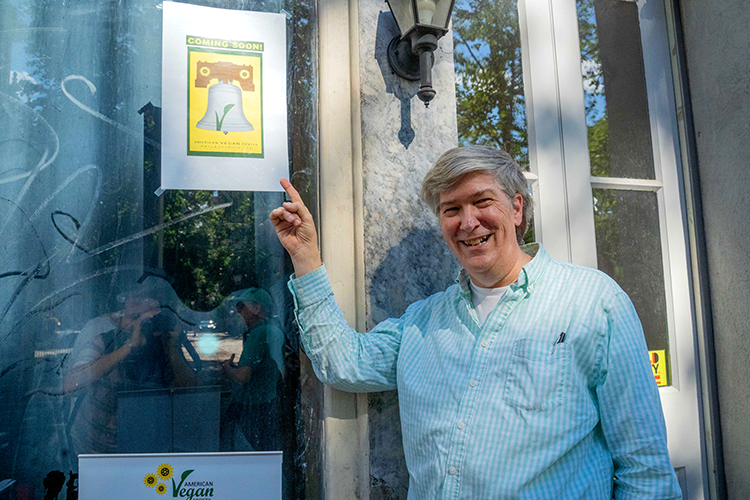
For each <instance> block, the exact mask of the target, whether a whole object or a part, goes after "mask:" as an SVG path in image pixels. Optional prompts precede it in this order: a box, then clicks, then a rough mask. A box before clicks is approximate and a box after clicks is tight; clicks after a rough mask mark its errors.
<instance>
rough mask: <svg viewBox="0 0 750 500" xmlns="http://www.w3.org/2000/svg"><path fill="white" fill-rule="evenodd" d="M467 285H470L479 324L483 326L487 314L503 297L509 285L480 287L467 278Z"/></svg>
mask: <svg viewBox="0 0 750 500" xmlns="http://www.w3.org/2000/svg"><path fill="white" fill-rule="evenodd" d="M469 285H470V286H471V301H472V302H473V303H474V308H475V309H476V310H477V316H479V324H480V325H483V326H484V322H485V321H486V320H487V316H489V315H490V313H491V312H492V311H493V309H495V306H496V305H497V303H498V302H500V299H502V298H503V295H505V292H507V291H508V288H510V285H508V286H501V287H500V288H482V287H479V286H476V285H475V284H474V282H473V281H471V280H469Z"/></svg>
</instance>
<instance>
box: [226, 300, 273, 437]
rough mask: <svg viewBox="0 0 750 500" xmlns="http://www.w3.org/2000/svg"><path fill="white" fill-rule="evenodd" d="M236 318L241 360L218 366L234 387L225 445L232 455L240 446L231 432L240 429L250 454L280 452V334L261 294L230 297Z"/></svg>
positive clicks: (269, 302)
mask: <svg viewBox="0 0 750 500" xmlns="http://www.w3.org/2000/svg"><path fill="white" fill-rule="evenodd" d="M228 300H229V302H230V304H232V303H233V304H235V305H234V307H235V310H236V311H237V314H239V315H240V317H241V318H242V319H243V321H244V323H245V325H246V326H247V330H246V331H245V332H244V333H243V334H242V354H241V355H240V359H239V361H238V362H237V364H236V365H235V364H234V354H232V356H231V357H230V358H229V359H227V360H224V361H222V363H221V367H222V371H223V372H224V374H225V375H226V376H227V377H228V378H230V379H231V380H233V381H235V382H236V383H237V384H239V386H238V387H237V388H236V389H235V390H234V392H233V394H232V401H231V403H230V407H229V411H228V412H227V414H226V422H225V424H224V426H223V427H224V439H225V443H226V441H228V440H231V441H230V442H231V444H228V445H227V446H229V447H231V448H233V449H237V448H238V447H240V446H241V445H239V444H237V443H238V439H237V438H238V437H239V436H236V434H235V429H236V427H237V426H239V427H240V428H241V429H242V432H243V435H244V437H245V439H246V440H247V442H248V443H249V444H250V446H251V447H252V449H254V450H257V451H269V450H277V449H280V448H279V446H280V444H279V436H280V427H279V421H280V415H281V390H282V387H283V382H282V373H283V370H284V360H283V344H284V334H283V333H282V332H281V330H280V329H279V328H278V327H277V326H276V324H275V323H274V321H273V319H272V318H273V300H272V299H271V296H270V295H269V294H268V292H266V291H265V290H262V289H260V288H248V289H246V290H241V291H239V292H236V293H234V294H232V296H230V297H229V299H228Z"/></svg>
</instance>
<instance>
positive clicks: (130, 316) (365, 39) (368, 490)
mask: <svg viewBox="0 0 750 500" xmlns="http://www.w3.org/2000/svg"><path fill="white" fill-rule="evenodd" d="M189 3H194V4H200V5H204V6H210V7H217V8H223V9H238V10H251V11H264V12H275V13H278V12H284V13H286V14H287V16H288V21H287V45H288V48H287V53H288V56H287V85H288V91H287V106H288V113H287V116H288V136H289V158H290V162H289V163H290V170H289V174H290V179H291V180H292V182H293V183H294V184H295V186H297V188H298V189H299V190H300V191H301V193H302V195H303V197H304V199H305V201H306V203H307V204H308V205H309V206H310V207H311V208H312V211H313V214H314V217H315V218H316V220H317V222H318V226H319V231H320V244H321V251H322V255H323V260H324V262H325V263H326V264H327V267H328V270H329V274H330V276H331V282H332V285H333V289H334V292H335V293H336V297H337V301H338V302H339V304H340V306H341V308H342V310H343V311H344V314H345V317H346V318H347V320H348V321H349V323H350V325H352V326H353V327H356V328H357V329H358V330H359V331H366V330H368V329H370V328H372V327H373V326H374V325H375V324H377V323H378V322H379V321H382V320H384V319H386V318H388V317H394V316H399V315H400V314H402V313H403V312H404V311H405V309H406V307H407V306H408V305H409V304H410V303H412V302H414V301H415V300H419V299H422V298H424V297H427V296H429V295H430V294H432V293H435V292H437V291H440V290H443V289H445V288H446V287H447V286H449V285H450V284H452V283H453V282H454V279H455V276H456V273H457V271H458V267H457V266H458V264H457V262H456V260H455V259H454V257H453V255H452V254H451V252H450V251H449V249H448V248H447V246H445V245H444V243H443V242H442V237H441V234H440V230H439V227H438V224H437V220H436V219H435V217H434V216H433V215H432V214H431V213H430V212H429V210H428V209H427V208H426V207H425V206H424V205H423V204H422V203H421V201H420V200H419V190H420V186H421V180H422V177H423V176H424V174H425V173H426V171H427V170H428V169H429V168H430V167H431V165H432V164H433V162H434V161H435V160H436V159H437V158H438V157H439V156H440V154H441V153H442V152H443V151H445V150H446V149H448V148H450V147H453V146H456V145H465V144H487V145H492V146H496V147H502V148H504V149H505V150H506V151H508V152H509V153H511V154H512V155H513V156H514V157H515V158H516V159H517V160H518V161H519V163H520V164H521V165H522V166H524V168H525V169H526V170H527V178H528V180H529V185H530V188H531V189H532V192H533V197H534V203H535V207H534V208H535V212H534V222H533V231H532V233H531V234H530V235H529V240H530V241H531V240H534V241H539V242H541V243H542V244H543V245H544V246H545V248H546V249H547V250H548V252H549V253H550V254H551V255H552V256H553V257H554V258H557V259H560V260H564V261H569V262H573V263H576V264H581V265H586V266H590V267H594V268H598V269H601V270H602V271H604V272H606V273H608V274H610V275H611V276H612V277H613V278H614V279H615V280H617V281H618V283H619V284H620V285H621V286H622V287H623V288H624V289H625V291H627V292H628V294H629V295H630V296H631V298H632V299H633V302H634V304H635V306H636V310H637V311H638V313H639V315H640V317H641V320H642V322H643V324H644V330H645V333H646V339H647V343H648V346H649V351H650V354H651V362H652V366H653V367H654V374H655V377H657V382H658V384H659V385H660V395H661V397H662V404H663V407H664V412H665V417H666V420H667V428H668V429H667V430H668V438H669V446H670V456H671V458H672V461H673V465H674V466H675V469H676V470H677V474H678V478H679V480H680V483H681V486H682V487H683V492H684V498H688V499H702V498H705V499H709V498H711V499H723V498H729V499H742V498H747V497H750V481H748V480H747V479H746V478H747V477H748V476H750V474H748V470H747V469H748V465H747V463H748V461H747V460H744V458H745V455H746V454H747V453H748V452H747V450H748V449H750V442H748V441H750V433H748V432H747V430H746V428H745V427H746V426H745V425H744V422H745V421H746V420H747V418H748V410H747V408H748V405H747V404H746V402H747V399H748V398H749V397H750V395H749V394H747V390H746V389H745V384H744V381H745V380H747V379H748V376H750V373H748V370H750V369H749V368H748V367H747V366H748V363H746V359H747V352H748V349H750V340H748V339H746V335H744V331H745V330H746V328H744V327H745V326H746V325H747V323H748V322H750V312H749V309H748V306H747V305H746V300H744V297H745V295H746V294H745V293H744V292H745V289H746V288H747V287H748V286H750V279H748V272H750V271H748V270H749V269H750V263H748V262H747V260H748V257H747V252H744V251H743V250H742V249H743V243H744V240H745V239H747V236H745V232H744V231H743V228H744V227H745V226H746V225H747V224H748V223H747V222H746V219H747V217H746V216H745V211H746V209H747V208H750V198H749V197H748V196H747V194H746V187H747V186H750V179H748V175H749V174H748V169H747V168H746V163H747V161H746V160H744V157H746V156H747V155H749V154H750V151H748V149H749V148H750V147H749V146H748V144H749V143H750V140H748V139H749V137H748V136H749V135H750V126H749V125H748V123H749V122H748V120H747V116H748V111H750V109H748V108H750V83H749V82H750V69H748V65H747V61H748V60H750V58H749V57H748V56H750V54H749V53H748V52H749V51H750V49H748V47H750V43H748V42H749V40H748V35H747V34H746V31H747V30H745V29H744V26H746V25H748V23H750V14H748V9H747V7H748V5H747V2H746V1H732V2H716V1H714V2H697V1H695V0H638V1H629V0H502V1H487V0H466V1H457V2H456V4H455V8H454V13H453V21H452V29H451V31H450V32H449V33H448V34H447V35H446V36H445V37H443V38H442V39H440V41H439V45H438V49H437V50H436V51H435V64H434V67H433V86H434V88H435V90H436V91H437V95H436V97H435V99H434V100H433V101H432V103H431V104H430V106H429V107H428V108H426V107H425V106H424V105H423V104H422V102H421V101H419V99H418V98H417V97H416V96H417V91H418V88H419V85H418V83H415V82H409V81H406V80H403V79H401V78H400V77H398V76H397V75H396V74H394V72H393V70H392V69H391V67H390V65H389V63H388V58H387V46H388V44H389V43H390V41H391V40H392V39H393V38H394V37H396V36H398V34H399V32H398V27H397V26H396V23H395V22H394V19H393V16H392V15H391V13H390V11H389V9H388V6H387V4H385V3H380V2H366V1H362V0H360V1H353V0H320V1H318V2H315V1H306V2H305V1H303V2H300V1H279V2H260V1H258V2H252V1H244V0H242V1H241V0H236V1H235V0H212V1H209V0H206V1H201V2H197V1H192V0H191V1H190V2H189ZM161 23H162V18H161V3H160V2H157V1H154V0H142V1H138V2H127V3H126V2H83V3H81V2H77V3H70V2H68V3H57V2H49V1H45V0H7V1H5V2H0V70H2V71H5V72H7V73H5V74H6V75H9V77H3V78H2V79H0V102H2V110H0V123H1V124H2V125H1V126H0V138H2V140H0V151H2V153H0V158H2V162H3V164H4V168H3V169H2V172H1V173H0V207H2V209H3V211H2V213H1V214H0V220H1V221H2V226H0V235H1V237H0V242H2V243H0V252H2V253H0V255H2V258H0V266H2V267H0V301H1V302H0V308H1V310H2V316H0V336H2V337H1V338H2V340H1V341H0V387H2V388H3V394H4V395H5V397H4V398H3V402H2V403H0V414H2V416H3V418H2V423H1V424H0V450H2V453H1V454H0V460H2V465H3V467H2V469H3V470H4V471H6V474H5V476H4V477H0V481H2V480H5V479H7V480H8V481H7V482H5V483H2V482H0V498H19V499H21V498H23V499H31V498H39V499H41V498H44V497H45V494H49V495H53V494H57V495H58V496H57V498H60V499H64V498H68V499H72V498H75V495H76V486H77V485H76V476H75V475H76V472H77V461H76V455H77V454H78V453H119V452H126V453H127V452H165V453H166V452H179V451H190V452H192V451H211V452H218V453H221V452H224V451H238V450H260V449H271V448H273V449H281V450H283V451H284V467H283V482H284V498H310V499H317V498H331V499H349V498H361V499H365V498H371V499H405V498H406V494H407V490H408V473H407V471H406V465H405V462H404V458H403V450H402V448H401V438H400V436H401V435H400V425H399V417H398V396H397V394H396V393H395V392H392V393H377V394H348V393H343V392H339V391H336V390H333V389H331V388H329V387H326V386H323V385H322V384H320V383H319V382H318V381H317V380H316V379H315V375H314V374H313V372H312V369H311V367H310V365H309V361H308V360H307V358H306V356H305V354H304V352H303V351H302V350H301V349H300V346H299V343H298V340H297V336H296V329H295V324H294V317H293V314H292V301H291V297H289V295H288V292H287V290H286V280H287V277H288V275H289V274H290V273H291V267H290V263H289V261H288V258H287V257H286V256H285V254H284V252H283V249H282V248H281V247H280V246H279V245H278V243H277V241H276V239H275V235H274V234H273V230H272V227H271V226H270V223H269V222H268V219H267V215H268V212H270V210H271V209H272V208H274V207H275V206H277V205H278V204H279V203H280V202H281V201H282V200H283V197H282V196H281V194H280V193H269V192H240V191H226V192H225V191H166V192H163V193H158V191H157V190H158V188H159V187H160V184H159V173H160V169H161V161H160V158H161V157H160V151H159V144H160V137H161V135H160V133H161V96H162V93H163V92H164V91H165V89H164V88H163V87H162V80H161ZM155 191H157V193H158V194H155ZM248 288H251V289H261V290H262V291H263V293H265V294H267V295H268V297H270V300H271V304H272V305H271V306H270V307H268V310H267V312H266V313H262V314H261V316H263V317H264V318H263V319H264V320H265V322H260V323H258V322H255V319H252V318H251V319H246V317H245V316H243V314H242V312H241V309H242V306H240V307H237V302H238V301H237V300H236V297H237V296H239V295H241V293H240V292H244V291H245V290H246V289H248ZM253 293H257V292H253ZM244 296H245V297H249V295H244ZM254 296H257V295H254ZM255 300H256V301H259V300H260V299H255ZM240 302H242V301H241V300H240ZM255 303H256V302H252V301H251V300H250V299H247V300H245V302H244V303H243V304H245V305H248V304H250V305H252V304H255ZM157 313H158V314H157ZM144 315H145V316H144ZM146 316H148V317H146ZM258 325H267V326H266V327H265V329H264V330H263V332H264V333H263V334H262V335H263V337H262V339H261V340H256V341H252V339H253V338H255V337H254V336H253V335H256V334H257V333H256V334H254V333H253V332H257V331H258V330H257V328H258ZM268 325H270V326H268ZM248 339H250V341H248ZM252 342H255V343H252ZM136 344H137V345H136ZM258 346H261V347H260V348H259V347H258ZM133 347H136V348H137V349H135V350H134V351H133V352H136V351H137V353H136V354H133V353H132V352H131V350H133ZM118 353H119V354H118ZM251 353H255V354H254V356H255V358H257V363H258V364H257V366H265V367H266V368H265V369H266V370H267V373H268V375H267V376H265V378H264V379H263V380H264V384H266V386H267V387H268V390H267V391H266V394H267V395H268V396H265V400H264V401H263V402H262V403H265V404H271V403H272V404H273V405H276V406H268V408H274V409H273V411H274V412H276V413H274V415H276V417H277V418H276V421H277V424H278V425H276V426H275V427H274V428H273V430H272V431H271V432H266V434H268V435H271V436H272V437H273V439H271V440H270V441H269V440H266V441H258V437H257V435H258V432H257V429H259V428H263V429H268V427H262V426H263V425H266V426H267V425H268V424H267V423H266V424H263V423H258V422H256V421H254V420H252V419H251V418H249V417H248V415H251V414H253V413H254V412H253V408H252V407H250V406H248V405H247V404H245V403H243V401H247V400H248V398H250V399H253V398H255V399H253V400H257V399H258V398H259V397H260V396H258V395H257V394H253V395H249V393H248V390H249V389H247V387H246V383H245V382H242V381H238V380H237V379H234V378H232V376H231V375H230V372H231V369H226V368H225V367H224V364H223V363H222V362H224V361H226V360H228V359H231V356H232V355H234V359H235V363H237V361H238V360H240V358H244V359H251V358H253V355H252V354H251ZM115 359H116V360H117V361H116V362H115V361H114V360H115ZM106 360H110V361H109V362H107V363H108V364H107V367H106V369H102V370H99V371H96V370H92V367H94V366H100V365H102V364H103V363H104V362H105V361H106ZM97 363H99V364H98V365H97ZM242 364H243V363H242V362H239V363H238V365H242ZM165 408H169V411H170V415H172V416H171V417H169V418H167V417H165V416H164V415H165V413H164V412H165V411H166V410H164V409H165ZM264 408H266V407H264ZM175 412H177V413H179V414H181V415H184V416H185V417H184V418H182V420H180V419H175V418H174V414H175ZM196 414H200V415H202V416H204V417H205V418H202V419H193V420H191V419H190V417H189V416H190V415H196ZM209 417H210V418H209ZM137 418H141V420H137ZM136 420H137V422H138V423H137V425H136V423H135V422H136ZM195 429H201V432H200V436H201V437H200V438H197V437H196V435H197V433H196V432H191V431H195ZM50 492H53V493H50ZM54 492H57V493H54ZM51 498H54V496H51Z"/></svg>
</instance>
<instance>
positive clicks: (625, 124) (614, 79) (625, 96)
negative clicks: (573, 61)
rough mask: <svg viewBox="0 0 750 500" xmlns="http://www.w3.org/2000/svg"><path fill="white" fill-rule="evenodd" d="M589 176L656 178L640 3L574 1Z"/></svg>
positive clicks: (599, 0)
mask: <svg viewBox="0 0 750 500" xmlns="http://www.w3.org/2000/svg"><path fill="white" fill-rule="evenodd" d="M577 7H578V32H579V39H580V43H581V70H582V72H583V90H584V97H585V102H586V124H587V125H588V142H589V156H590V162H591V175H594V176H600V177H624V178H637V179H653V178H654V160H653V153H652V147H651V126H650V123H649V114H648V99H647V94H646V77H645V72H644V68H643V50H642V47H641V32H640V25H639V19H638V6H637V4H636V3H633V2H623V1H622V0H577Z"/></svg>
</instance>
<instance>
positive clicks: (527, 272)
mask: <svg viewBox="0 0 750 500" xmlns="http://www.w3.org/2000/svg"><path fill="white" fill-rule="evenodd" d="M521 250H522V251H523V252H524V253H525V254H526V255H528V256H529V257H531V261H529V262H528V263H527V264H526V265H525V266H523V268H522V269H521V273H520V274H519V275H518V281H516V282H515V283H514V284H512V285H511V289H516V288H524V289H525V290H526V291H527V292H528V291H531V290H532V289H533V288H534V286H533V285H534V283H536V281H537V280H538V279H539V277H540V276H541V275H542V271H543V270H544V268H545V267H546V265H547V263H548V262H549V261H550V256H549V254H548V253H547V251H546V250H545V249H544V247H543V246H542V244H541V243H531V244H529V245H523V246H522V247H521ZM470 281H471V278H470V277H469V273H468V272H466V269H461V271H460V272H459V273H458V277H457V278H456V283H458V284H459V285H460V286H461V295H462V296H464V297H467V298H470V297H471V285H470V284H469V283H470Z"/></svg>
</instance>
